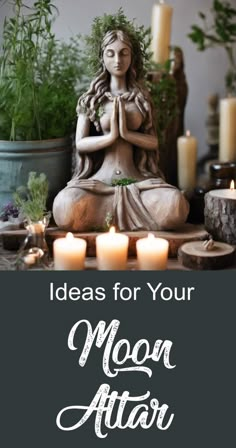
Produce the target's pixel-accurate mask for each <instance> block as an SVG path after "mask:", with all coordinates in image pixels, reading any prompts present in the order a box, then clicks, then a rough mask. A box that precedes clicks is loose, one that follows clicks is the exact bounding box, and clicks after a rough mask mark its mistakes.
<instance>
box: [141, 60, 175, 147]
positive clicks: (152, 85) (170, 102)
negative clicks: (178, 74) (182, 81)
mask: <svg viewBox="0 0 236 448" xmlns="http://www.w3.org/2000/svg"><path fill="white" fill-rule="evenodd" d="M171 62H172V61H171V60H168V61H166V62H165V63H164V64H155V70H156V71H157V72H158V74H159V80H158V82H148V88H149V91H150V94H151V97H152V100H153V104H154V108H155V110H156V115H157V117H156V128H157V135H158V140H159V143H160V144H163V143H164V141H165V134H166V130H167V129H168V128H169V126H170V125H171V123H172V122H173V120H174V118H176V116H177V115H178V113H179V110H178V102H177V86H176V81H175V79H174V78H173V76H171V75H170V66H171Z"/></svg>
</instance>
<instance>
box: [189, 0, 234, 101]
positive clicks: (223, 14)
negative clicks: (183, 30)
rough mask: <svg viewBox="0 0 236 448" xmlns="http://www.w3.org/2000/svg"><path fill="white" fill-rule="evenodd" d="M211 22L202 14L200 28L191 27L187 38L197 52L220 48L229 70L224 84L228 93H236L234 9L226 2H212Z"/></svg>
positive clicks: (200, 13)
mask: <svg viewBox="0 0 236 448" xmlns="http://www.w3.org/2000/svg"><path fill="white" fill-rule="evenodd" d="M211 14H212V20H211V23H209V20H208V18H207V17H206V15H205V14H203V13H202V12H199V17H200V19H201V20H202V22H203V25H202V27H201V26H198V25H192V27H191V29H192V31H191V33H189V34H188V37H189V38H190V39H191V40H192V42H194V43H195V44H196V45H197V49H198V50H199V51H204V50H206V49H207V48H211V47H216V46H222V47H223V48H225V50H226V52H227V56H228V60H229V70H228V72H227V73H226V76H225V84H226V88H227V90H228V91H229V93H236V61H235V54H234V45H235V43H236V9H235V8H233V7H232V6H231V4H230V3H229V2H228V1H220V0H214V1H213V4H212V8H211Z"/></svg>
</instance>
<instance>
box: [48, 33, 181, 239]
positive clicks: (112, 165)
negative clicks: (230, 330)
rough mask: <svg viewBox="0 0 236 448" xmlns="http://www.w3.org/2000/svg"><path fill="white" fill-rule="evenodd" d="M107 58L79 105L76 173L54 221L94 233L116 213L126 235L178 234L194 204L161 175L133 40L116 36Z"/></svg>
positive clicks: (110, 37) (107, 44)
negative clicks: (164, 231) (167, 231)
mask: <svg viewBox="0 0 236 448" xmlns="http://www.w3.org/2000/svg"><path fill="white" fill-rule="evenodd" d="M140 45H141V44H140ZM140 54H141V53H140ZM100 57H101V61H100V69H99V71H98V73H97V76H96V78H95V79H94V80H93V81H92V82H91V84H90V87H89V89H88V91H87V92H86V93H84V94H83V95H82V96H81V97H80V99H79V101H78V106H77V113H78V121H77V130H76V149H77V153H76V157H77V160H76V169H75V173H74V175H73V177H72V179H71V181H70V182H69V183H68V184H67V186H66V188H64V190H62V191H61V192H59V194H58V195H57V196H56V198H55V200H54V204H53V214H54V219H55V222H56V224H57V225H58V226H59V227H60V228H62V229H68V230H72V231H80V232H82V231H91V230H92V229H94V228H97V227H103V226H104V222H105V219H106V216H107V214H110V215H111V216H112V222H113V224H114V225H116V226H117V227H118V228H119V230H121V231H124V230H126V231H130V230H131V231H132V230H139V229H146V230H158V229H174V228H176V227H178V226H180V225H181V224H183V223H184V222H185V220H186V218H187V215H188V212H189V205H188V202H187V201H186V199H185V197H184V196H183V195H182V193H181V192H180V191H179V190H178V189H177V188H175V187H173V186H172V185H169V184H167V183H166V182H165V180H164V179H163V178H162V176H161V173H160V171H159V169H158V151H157V146H158V141H157V136H156V133H155V125H154V119H153V109H152V103H151V99H150V97H149V94H148V92H147V90H146V89H145V88H144V87H143V83H142V80H140V79H139V76H138V73H137V67H136V66H135V63H134V61H135V55H134V52H133V48H132V38H131V37H130V35H129V34H128V33H126V32H124V31H121V30H119V29H118V30H109V31H108V32H106V33H105V35H104V37H103V39H102V42H101V51H100Z"/></svg>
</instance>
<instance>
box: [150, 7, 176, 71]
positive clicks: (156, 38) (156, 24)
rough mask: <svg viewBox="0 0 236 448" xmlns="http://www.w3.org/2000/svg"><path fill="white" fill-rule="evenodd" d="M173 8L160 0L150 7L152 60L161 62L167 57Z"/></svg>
mask: <svg viewBox="0 0 236 448" xmlns="http://www.w3.org/2000/svg"><path fill="white" fill-rule="evenodd" d="M172 13H173V8H172V7H171V6H170V5H167V4H166V3H164V1H163V0H160V2H159V3H157V4H155V5H153V8H152V42H151V50H152V52H153V61H154V62H156V63H158V64H163V63H164V62H166V61H167V59H169V52H170V39H171V21H172Z"/></svg>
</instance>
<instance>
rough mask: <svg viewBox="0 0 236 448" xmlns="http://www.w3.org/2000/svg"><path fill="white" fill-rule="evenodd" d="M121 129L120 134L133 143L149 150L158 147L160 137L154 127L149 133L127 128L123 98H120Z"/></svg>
mask: <svg viewBox="0 0 236 448" xmlns="http://www.w3.org/2000/svg"><path fill="white" fill-rule="evenodd" d="M119 130H120V136H121V137H122V138H123V139H124V140H126V141H127V142H129V143H131V144H132V145H135V146H139V147H141V148H143V149H147V150H148V149H150V150H154V149H157V148H158V139H157V136H156V135H155V133H154V130H153V129H151V130H150V133H149V134H144V133H141V132H136V131H129V130H128V129H127V124H126V115H125V107H124V103H123V101H122V100H121V99H120V100H119Z"/></svg>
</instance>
